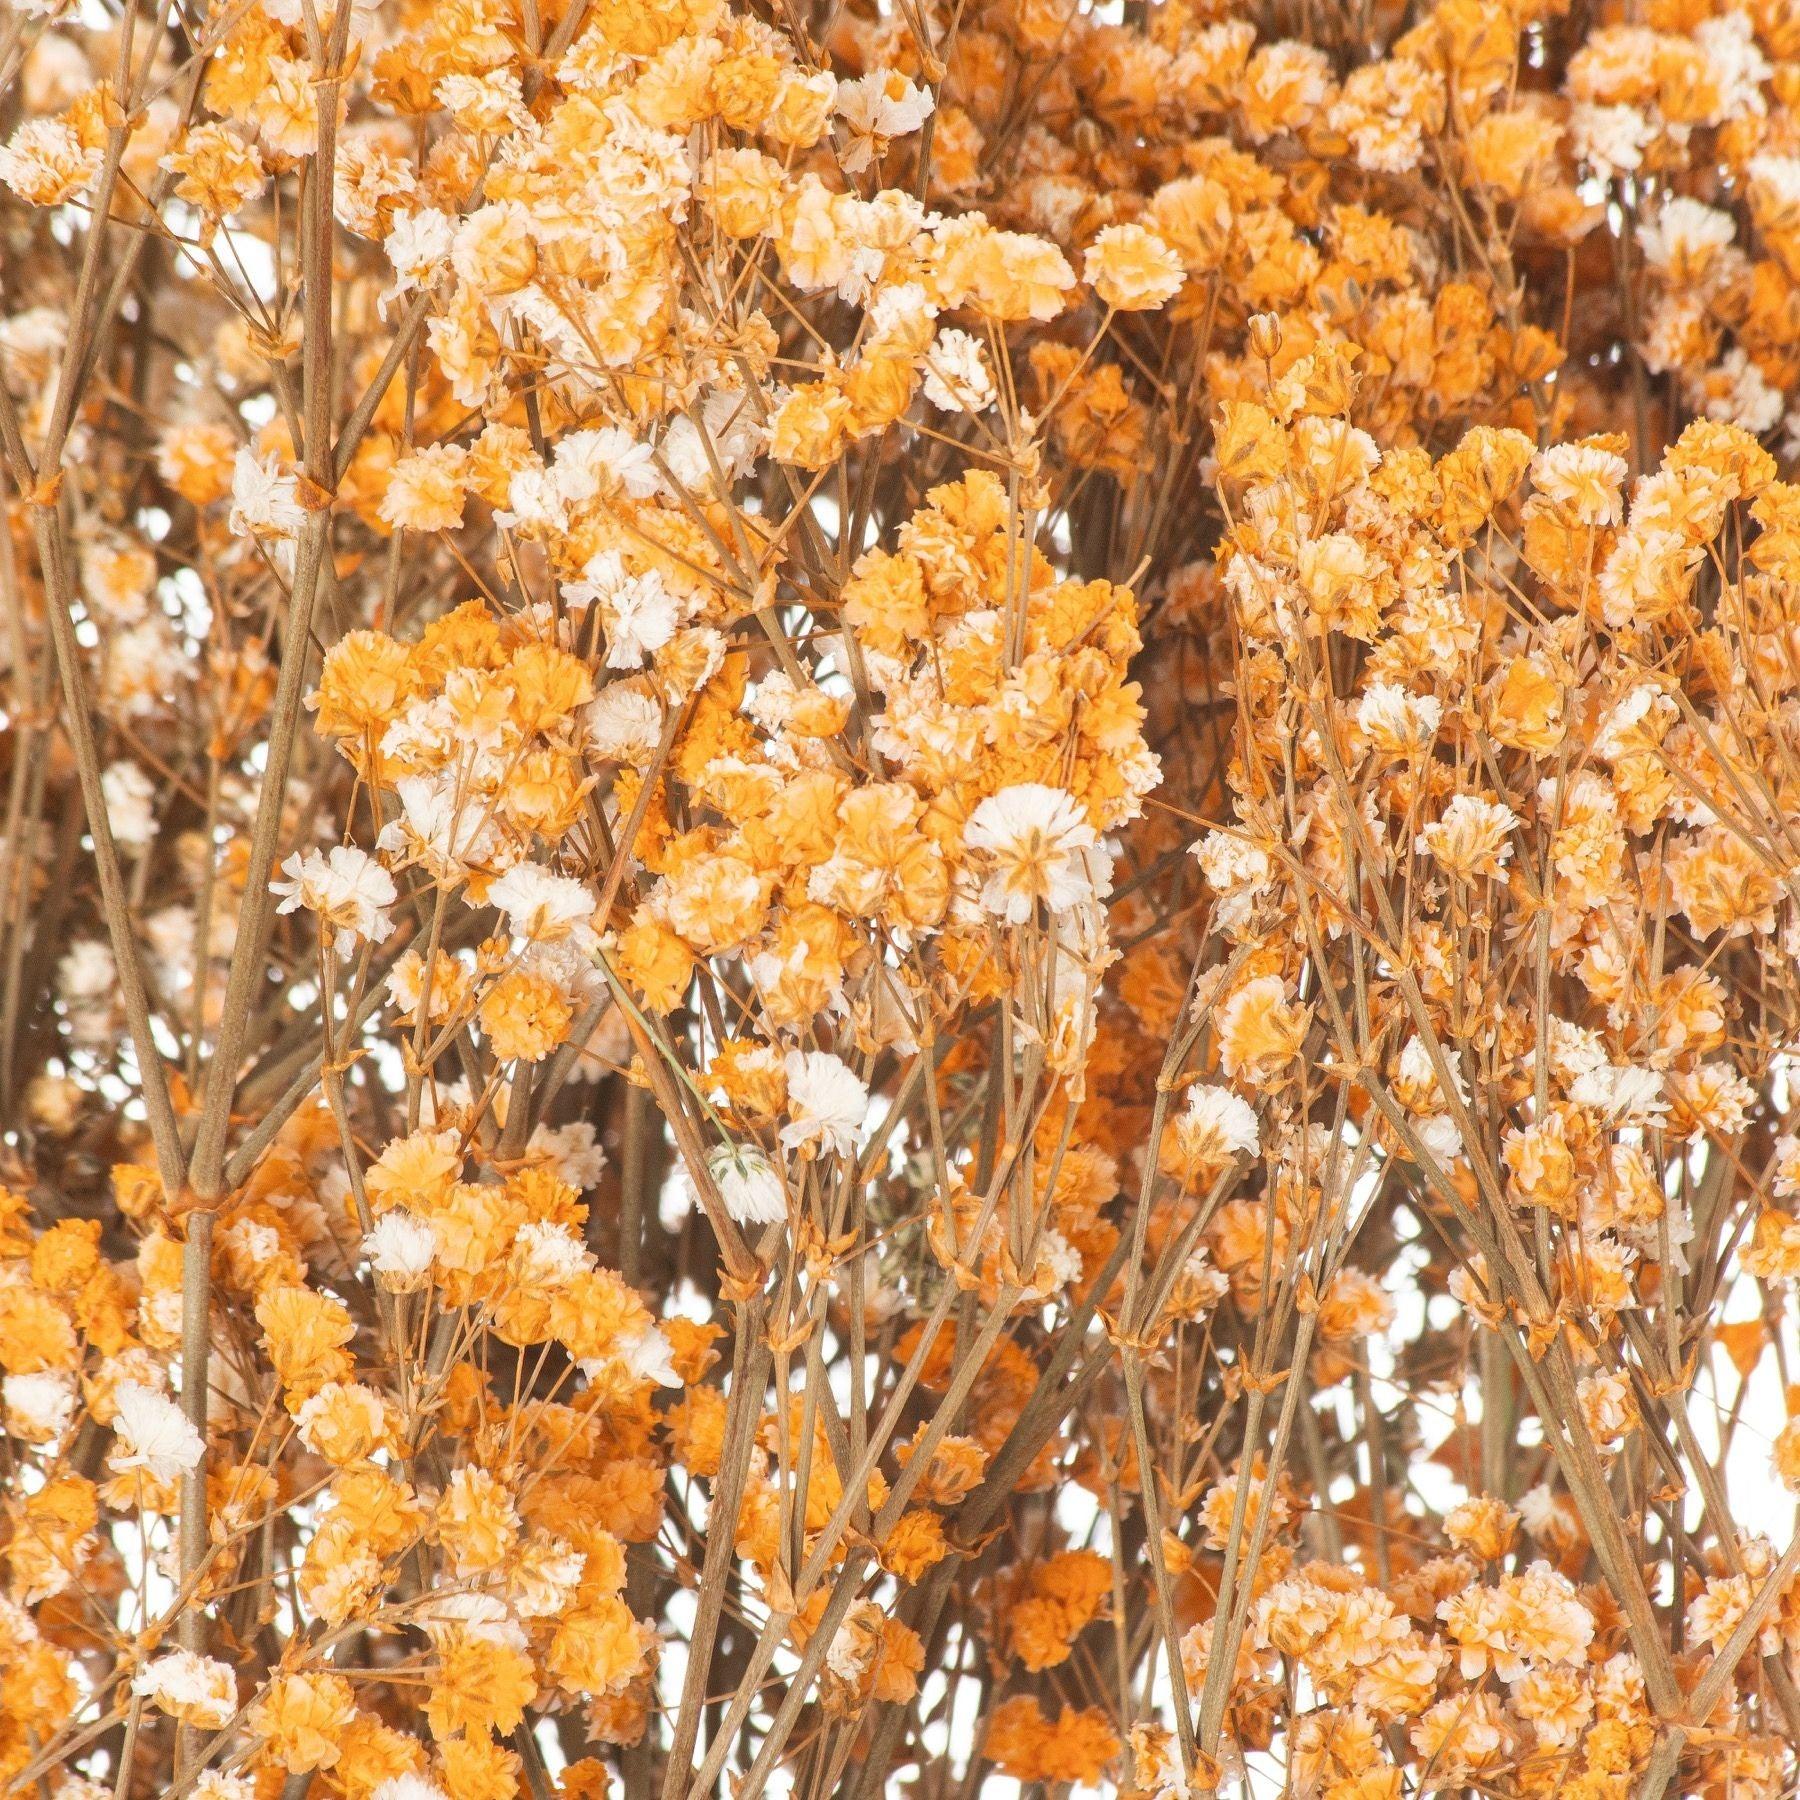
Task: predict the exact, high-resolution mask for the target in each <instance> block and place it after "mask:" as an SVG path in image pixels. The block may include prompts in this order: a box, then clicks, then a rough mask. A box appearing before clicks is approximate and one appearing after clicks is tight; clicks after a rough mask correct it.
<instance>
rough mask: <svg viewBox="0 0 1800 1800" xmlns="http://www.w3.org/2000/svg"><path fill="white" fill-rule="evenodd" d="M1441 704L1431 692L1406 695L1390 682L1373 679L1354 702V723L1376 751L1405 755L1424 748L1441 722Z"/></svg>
mask: <svg viewBox="0 0 1800 1800" xmlns="http://www.w3.org/2000/svg"><path fill="white" fill-rule="evenodd" d="M1443 717H1444V703H1443V701H1441V700H1439V699H1438V698H1437V697H1436V696H1435V695H1433V694H1409V693H1408V692H1407V691H1406V689H1405V688H1403V687H1399V686H1397V685H1396V684H1395V683H1393V682H1391V681H1376V682H1372V683H1370V685H1369V689H1368V691H1367V692H1366V693H1365V694H1364V695H1363V697H1362V699H1361V700H1359V701H1358V702H1357V705H1356V723H1357V724H1358V726H1360V727H1361V729H1362V733H1363V736H1364V737H1366V738H1367V739H1368V740H1369V742H1370V743H1371V744H1372V745H1374V747H1375V748H1376V749H1377V750H1380V751H1382V752H1383V753H1384V754H1386V755H1389V756H1405V755H1409V754H1412V753H1415V752H1417V751H1420V750H1423V749H1425V748H1426V747H1427V746H1428V745H1429V744H1430V743H1431V741H1432V739H1433V738H1434V737H1436V736H1437V729H1438V726H1439V725H1440V724H1441V723H1442V722H1443Z"/></svg>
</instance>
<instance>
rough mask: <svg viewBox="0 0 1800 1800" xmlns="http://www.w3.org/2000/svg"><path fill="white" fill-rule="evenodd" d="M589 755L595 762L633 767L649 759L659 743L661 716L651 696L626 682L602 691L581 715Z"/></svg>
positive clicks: (661, 729) (661, 728)
mask: <svg viewBox="0 0 1800 1800" xmlns="http://www.w3.org/2000/svg"><path fill="white" fill-rule="evenodd" d="M582 720H583V723H585V724H586V726H587V732H588V753H589V755H591V756H592V757H593V758H594V759H595V760H596V761H597V762H618V763H625V764H627V765H628V766H634V767H635V766H636V765H637V764H639V763H641V762H645V761H647V760H648V759H649V757H650V756H651V754H652V753H653V752H654V751H655V749H656V746H657V744H658V743H660V742H661V740H662V732H663V712H662V708H661V707H660V706H659V705H658V704H657V703H656V699H655V696H654V695H651V694H646V693H645V692H644V691H643V690H642V689H641V688H635V687H633V686H631V684H630V683H629V682H623V681H615V682H614V683H613V684H612V685H611V686H610V687H604V688H602V689H601V690H600V692H599V694H598V695H597V696H596V697H595V698H594V700H593V701H592V702H591V703H590V704H589V706H588V709H587V711H586V712H585V713H583V714H582Z"/></svg>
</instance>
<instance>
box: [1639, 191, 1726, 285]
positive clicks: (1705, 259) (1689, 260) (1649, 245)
mask: <svg viewBox="0 0 1800 1800" xmlns="http://www.w3.org/2000/svg"><path fill="white" fill-rule="evenodd" d="M1637 235H1638V244H1639V247H1640V248H1641V249H1642V250H1643V252H1644V260H1645V262H1647V263H1648V264H1649V265H1650V266H1651V268H1653V269H1660V270H1664V271H1669V270H1673V269H1676V268H1678V267H1679V268H1680V269H1682V270H1686V271H1694V270H1699V269H1703V268H1704V267H1705V266H1706V265H1707V264H1709V263H1711V262H1712V261H1713V260H1714V259H1715V258H1716V257H1717V255H1718V253H1719V252H1720V251H1721V250H1723V249H1725V248H1726V247H1727V246H1728V245H1729V244H1730V243H1731V241H1732V240H1733V239H1734V238H1735V237H1736V236H1737V226H1736V224H1735V223H1734V222H1733V220H1732V217H1731V214H1730V213H1728V212H1721V211H1720V210H1719V208H1718V207H1716V206H1708V205H1707V204H1706V203H1705V201H1703V200H1692V199H1689V198H1688V196H1687V195H1686V194H1676V195H1673V196H1671V198H1669V199H1667V200H1665V201H1664V202H1663V204H1662V207H1661V208H1660V210H1659V211H1658V212H1657V215H1656V217H1655V218H1654V219H1646V220H1644V221H1643V223H1642V224H1640V225H1639V226H1638V229H1637Z"/></svg>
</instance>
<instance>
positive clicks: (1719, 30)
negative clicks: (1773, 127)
mask: <svg viewBox="0 0 1800 1800" xmlns="http://www.w3.org/2000/svg"><path fill="white" fill-rule="evenodd" d="M1694 43H1695V45H1696V47H1697V48H1698V49H1700V50H1701V51H1702V52H1703V53H1704V55H1705V57H1706V67H1707V70H1708V72H1709V73H1710V74H1711V76H1712V78H1713V80H1714V82H1715V83H1716V84H1717V86H1718V90H1719V103H1718V105H1717V106H1716V107H1714V108H1713V110H1712V112H1711V114H1710V115H1709V116H1708V118H1707V121H1706V122H1707V123H1708V124H1709V125H1723V124H1724V123H1725V122H1726V121H1727V120H1728V119H1741V118H1746V117H1750V116H1754V117H1757V118H1761V117H1762V116H1763V115H1764V114H1765V113H1767V112H1768V110H1769V103H1768V100H1767V99H1766V98H1765V96H1764V94H1763V91H1762V84H1763V83H1764V82H1765V81H1767V80H1768V79H1769V77H1770V76H1771V75H1772V74H1774V72H1775V71H1774V69H1773V68H1772V67H1771V66H1770V64H1769V59H1768V58H1767V57H1766V56H1764V55H1763V53H1762V51H1761V49H1760V48H1759V47H1758V45H1757V42H1756V27H1755V26H1754V25H1753V24H1752V23H1751V20H1750V15H1749V14H1748V13H1747V12H1745V11H1744V10H1743V9H1742V8H1741V7H1734V8H1733V9H1732V10H1731V11H1729V12H1721V13H1719V14H1717V15H1716V16H1715V17H1713V18H1710V19H1702V20H1701V21H1700V23H1699V24H1698V25H1696V26H1695V27H1694Z"/></svg>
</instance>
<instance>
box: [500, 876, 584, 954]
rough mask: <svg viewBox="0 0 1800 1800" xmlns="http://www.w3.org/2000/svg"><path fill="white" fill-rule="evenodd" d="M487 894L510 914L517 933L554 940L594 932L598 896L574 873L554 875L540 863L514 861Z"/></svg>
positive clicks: (510, 923)
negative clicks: (595, 899)
mask: <svg viewBox="0 0 1800 1800" xmlns="http://www.w3.org/2000/svg"><path fill="white" fill-rule="evenodd" d="M487 897H488V900H489V902H490V903H491V904H492V905H494V906H497V907H499V909H500V910H501V911H502V912H503V913H505V914H506V922H507V925H508V926H509V927H510V928H511V930H512V933H513V935H514V936H515V937H522V938H529V939H530V940H531V941H532V942H533V943H541V944H550V943H557V942H559V941H560V940H561V939H563V938H566V937H570V936H576V937H581V936H591V935H592V926H593V919H594V896H593V895H592V894H590V893H589V892H588V890H587V889H586V887H584V886H583V885H582V884H581V883H580V882H579V881H576V880H575V879H574V878H573V877H571V876H568V875H553V874H552V873H551V872H550V871H549V870H548V869H546V868H544V867H542V866H541V865H540V864H538V863H532V862H521V863H514V864H513V866H512V867H511V868H510V869H508V870H507V871H506V873H505V874H504V875H502V876H501V877H500V878H499V880H498V881H496V882H494V883H493V885H492V886H491V887H489V889H488V894H487Z"/></svg>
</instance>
